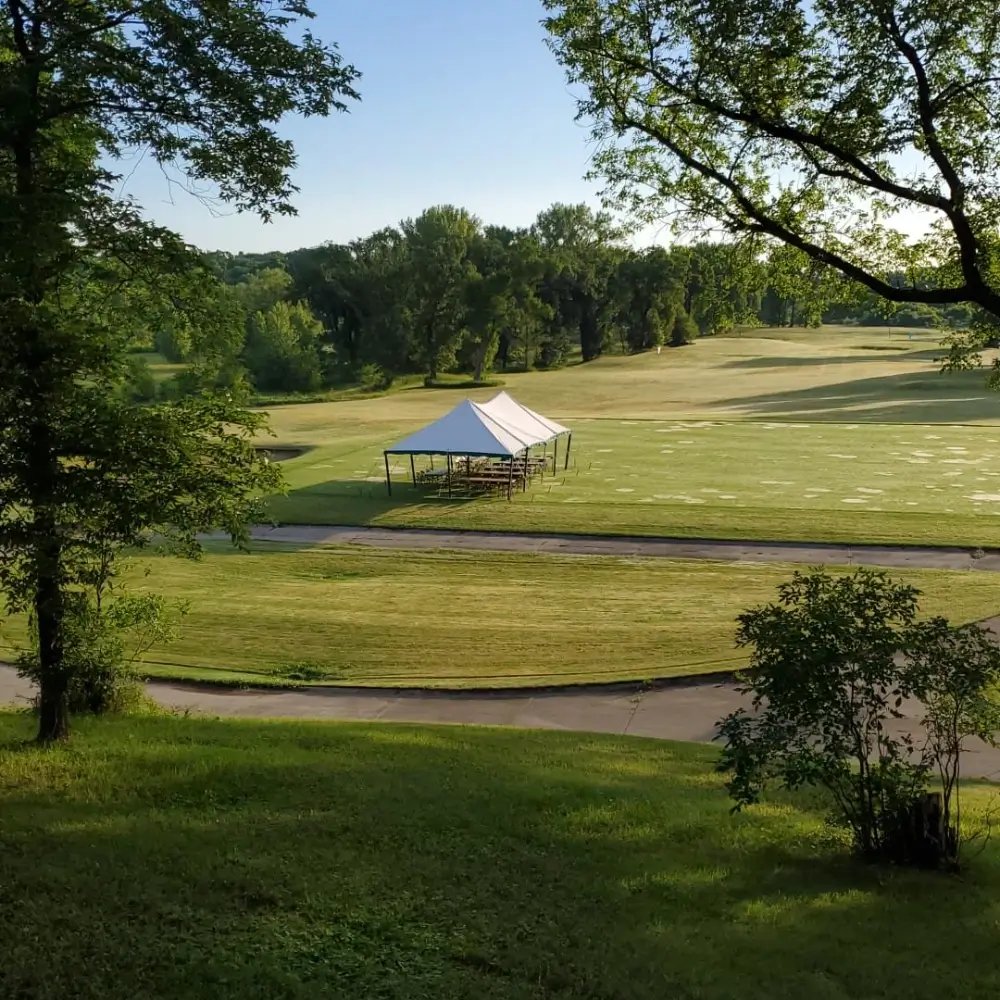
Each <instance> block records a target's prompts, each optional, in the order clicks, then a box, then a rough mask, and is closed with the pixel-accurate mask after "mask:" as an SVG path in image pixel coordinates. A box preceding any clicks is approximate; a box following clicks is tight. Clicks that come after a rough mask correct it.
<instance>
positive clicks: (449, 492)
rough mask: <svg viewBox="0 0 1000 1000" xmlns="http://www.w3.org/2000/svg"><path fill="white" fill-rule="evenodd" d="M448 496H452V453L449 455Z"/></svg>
mask: <svg viewBox="0 0 1000 1000" xmlns="http://www.w3.org/2000/svg"><path fill="white" fill-rule="evenodd" d="M448 496H451V455H449V456H448Z"/></svg>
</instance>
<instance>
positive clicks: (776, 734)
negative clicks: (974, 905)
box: [718, 570, 1000, 866]
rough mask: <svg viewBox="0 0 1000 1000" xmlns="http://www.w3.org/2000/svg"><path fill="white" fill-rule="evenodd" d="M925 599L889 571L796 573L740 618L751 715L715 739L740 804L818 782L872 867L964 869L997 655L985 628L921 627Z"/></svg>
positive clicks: (990, 728) (995, 708) (992, 728)
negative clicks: (969, 798) (962, 781)
mask: <svg viewBox="0 0 1000 1000" xmlns="http://www.w3.org/2000/svg"><path fill="white" fill-rule="evenodd" d="M918 597H919V591H917V590H916V589H915V588H913V587H910V586H907V585H905V584H902V583H898V582H896V581H894V580H892V579H891V578H890V577H889V576H888V575H887V574H885V573H883V572H876V571H871V570H860V571H859V572H857V573H853V574H849V575H844V576H839V577H833V576H830V575H828V574H826V573H823V572H813V573H808V574H802V573H796V574H795V575H794V576H793V577H792V579H791V580H790V581H789V582H787V583H784V584H782V585H781V586H780V587H779V588H778V600H777V601H776V602H775V603H772V604H767V605H764V606H762V607H757V608H753V609H751V610H749V611H746V612H745V613H743V614H742V615H741V616H740V617H739V629H738V632H737V644H738V645H739V646H741V647H749V648H750V649H751V657H750V664H749V667H748V669H747V672H746V674H745V675H744V684H745V687H744V693H746V694H750V695H751V696H752V708H751V709H750V710H747V709H739V710H737V711H736V712H734V713H732V714H731V715H729V716H727V717H726V718H725V719H723V720H722V721H721V723H720V727H719V735H718V739H720V740H722V741H723V744H724V749H723V753H722V759H721V762H720V768H721V769H722V770H724V771H727V772H728V773H729V782H728V789H729V792H730V795H731V796H732V798H733V799H734V801H735V803H736V805H735V808H736V809H740V808H743V807H744V806H749V805H752V804H754V803H756V802H758V801H759V800H760V798H761V795H762V794H763V792H764V789H765V787H766V786H767V785H768V783H769V782H776V783H777V784H778V785H779V786H781V787H783V788H785V789H789V790H795V789H799V788H801V787H803V786H817V787H820V788H823V789H825V790H826V792H827V793H829V795H830V797H831V799H832V803H833V812H832V816H833V819H834V821H835V822H836V823H838V824H842V825H844V826H846V827H847V829H848V830H849V831H850V833H851V836H852V839H853V843H854V847H855V849H856V851H857V852H858V854H859V855H860V856H862V857H863V858H865V859H867V860H871V861H882V862H894V863H900V864H914V865H927V866H937V865H949V866H952V865H955V864H957V862H958V858H959V851H960V847H961V837H962V826H961V823H960V818H961V817H960V786H959V784H958V781H959V778H960V776H961V762H962V755H963V753H964V751H965V749H966V744H967V742H968V740H969V739H971V738H972V737H978V738H980V739H982V740H984V741H986V742H987V743H990V744H994V745H995V744H996V739H997V737H996V733H997V730H998V729H1000V704H998V701H997V697H996V695H997V690H998V685H1000V647H998V646H997V643H996V641H995V639H994V638H993V637H992V636H991V635H990V634H989V633H987V632H986V631H985V630H983V629H982V628H980V627H979V626H977V625H966V626H962V627H954V626H952V625H950V624H949V623H948V622H947V621H946V620H945V619H943V618H934V619H930V620H924V621H922V620H920V619H919V617H918V612H919V608H918ZM904 709H909V710H910V713H914V712H915V714H916V716H917V718H918V719H919V724H918V725H917V726H916V727H915V729H914V731H910V729H908V728H907V727H906V724H905V723H903V722H902V720H903V718H904V714H903V713H904ZM932 786H933V789H932Z"/></svg>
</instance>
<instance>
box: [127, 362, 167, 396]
mask: <svg viewBox="0 0 1000 1000" xmlns="http://www.w3.org/2000/svg"><path fill="white" fill-rule="evenodd" d="M126 391H127V393H128V397H129V399H131V400H132V401H133V402H135V403H152V402H155V400H156V399H157V397H158V395H159V393H158V391H157V385H156V377H155V376H154V375H153V372H152V370H151V369H150V367H149V365H148V364H147V363H146V359H145V358H143V357H141V356H139V355H136V354H133V355H131V356H130V357H129V374H128V382H127V383H126Z"/></svg>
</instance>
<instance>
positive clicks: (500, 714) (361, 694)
mask: <svg viewBox="0 0 1000 1000" xmlns="http://www.w3.org/2000/svg"><path fill="white" fill-rule="evenodd" d="M148 690H149V693H150V694H151V695H152V696H153V698H155V699H156V701H157V702H159V704H161V705H162V706H164V707H165V708H169V709H174V710H178V711H190V712H193V713H197V714H202V715H206V716H212V717H226V718H242V719H262V718H274V719H312V720H325V721H333V720H338V721H345V720H349V721H369V722H420V723H435V724H463V725H477V726H515V727H520V728H525V729H560V730H570V731H579V732H594V733H615V734H618V735H624V736H645V737H650V738H653V739H665V740H689V741H694V742H709V741H710V740H711V739H712V737H713V736H714V735H715V731H716V723H717V721H718V720H719V719H720V718H721V717H722V716H724V715H726V714H728V713H729V712H731V711H733V710H734V709H736V708H738V707H739V706H740V705H741V704H743V700H742V697H741V695H740V693H739V692H738V691H737V690H736V688H735V686H734V685H732V684H729V683H718V682H712V681H699V682H692V683H687V684H683V683H678V684H671V685H669V686H665V687H661V688H652V689H632V690H629V689H627V688H625V687H624V686H617V687H613V688H607V689H601V688H576V689H571V690H565V691H543V692H532V691H517V692H513V693H504V692H436V691H407V690H397V689H375V688H330V687H309V688H297V689H294V690H286V691H275V690H236V689H227V688H213V687H205V686H197V685H184V684H169V683H159V682H157V683H151V684H149V685H148ZM31 696H32V689H31V686H30V685H29V684H27V683H26V682H25V681H23V680H21V679H20V678H19V677H18V676H17V675H16V674H15V673H14V671H13V670H11V669H10V668H9V667H0V704H6V703H10V702H16V703H19V704H22V705H26V704H28V702H29V700H30V699H31ZM916 709H917V706H904V710H905V711H906V715H905V717H904V718H903V719H901V720H900V721H899V723H898V724H897V725H898V728H899V729H900V730H905V731H907V732H910V733H913V734H914V735H919V726H918V724H917V722H916V719H915V713H916ZM963 773H964V774H965V776H966V777H970V778H991V779H1000V751H998V750H994V749H992V748H991V747H988V746H986V745H985V744H982V743H979V742H976V743H974V744H970V752H969V753H968V755H967V757H966V760H965V762H964V765H963Z"/></svg>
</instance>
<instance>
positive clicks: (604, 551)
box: [253, 524, 1000, 573]
mask: <svg viewBox="0 0 1000 1000" xmlns="http://www.w3.org/2000/svg"><path fill="white" fill-rule="evenodd" d="M253 537H254V539H255V540H256V541H261V542H282V543H285V544H292V545H370V546H374V547H376V548H393V549H465V550H480V551H490V552H527V553H535V554H539V553H549V554H562V555H586V556H660V557H664V558H668V559H717V560H721V561H724V562H791V563H807V564H808V565H810V566H819V565H823V564H829V565H835V566H887V567H892V566H898V567H908V568H910V569H978V570H986V571H988V572H993V573H996V572H1000V550H996V549H988V550H985V551H984V550H982V549H972V548H957V547H954V548H930V547H920V546H913V545H832V544H831V545H824V544H822V543H808V542H731V541H711V540H700V541H699V540H691V539H681V538H639V537H635V538H632V537H611V536H607V535H603V536H602V535H558V534H551V535H543V534H516V533H512V532H501V531H447V530H435V529H430V528H366V527H345V526H338V525H333V526H323V525H312V524H298V525H281V526H278V527H272V526H268V525H257V526H256V527H255V528H254V529H253Z"/></svg>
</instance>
